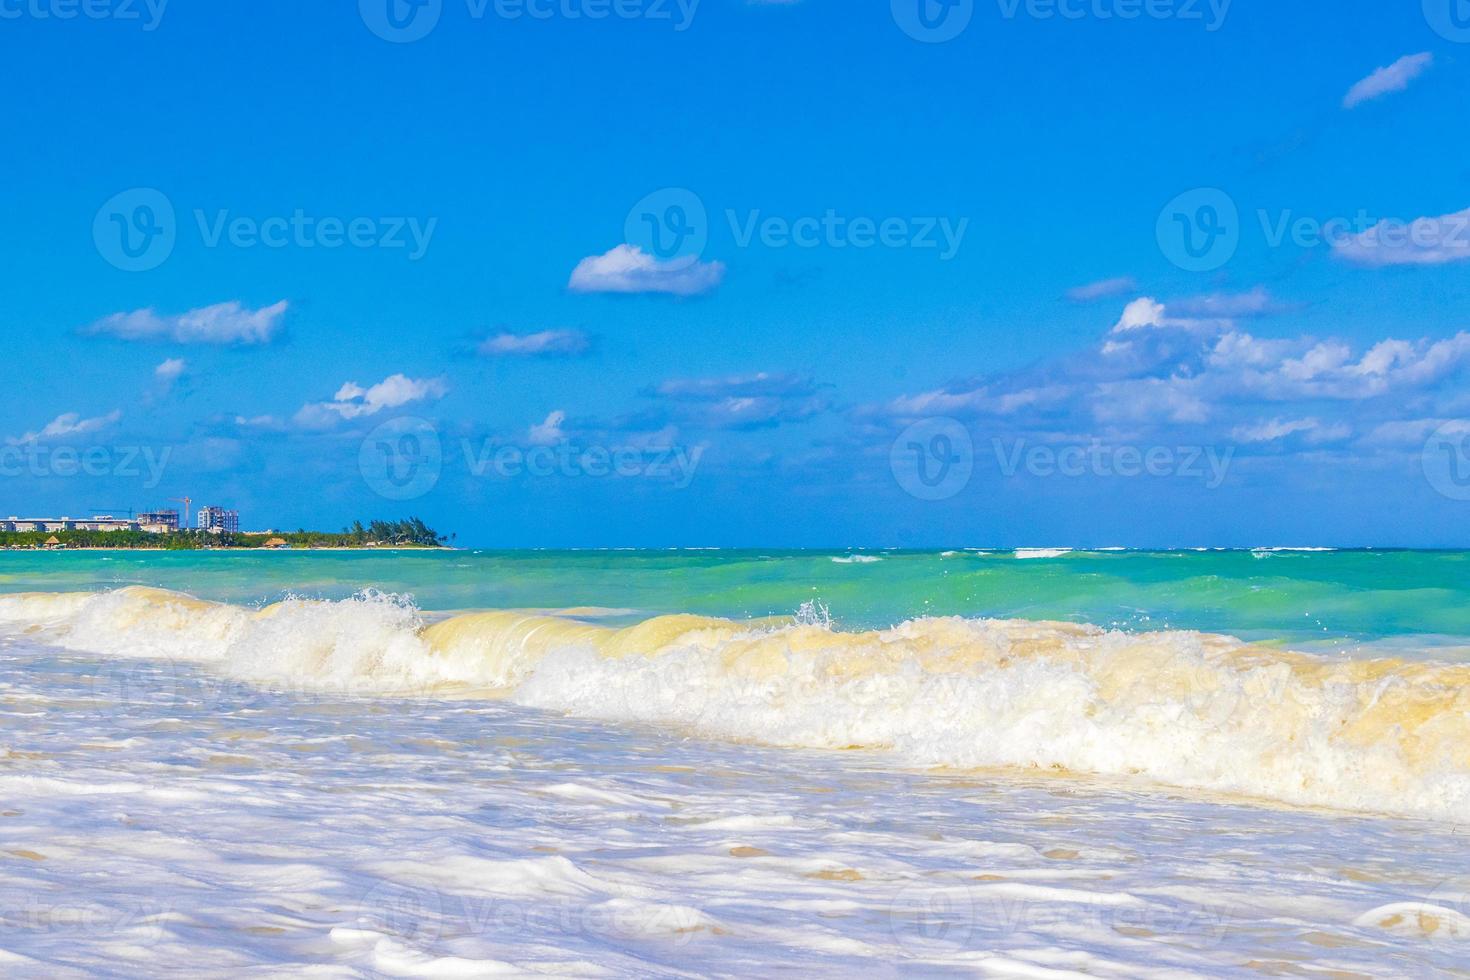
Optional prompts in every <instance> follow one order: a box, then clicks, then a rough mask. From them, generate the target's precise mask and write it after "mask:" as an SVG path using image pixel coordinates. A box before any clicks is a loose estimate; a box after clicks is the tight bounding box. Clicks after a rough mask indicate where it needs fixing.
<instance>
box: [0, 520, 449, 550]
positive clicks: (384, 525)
mask: <svg viewBox="0 0 1470 980" xmlns="http://www.w3.org/2000/svg"><path fill="white" fill-rule="evenodd" d="M53 538H54V539H55V540H56V542H57V545H53V547H55V546H60V547H64V548H136V549H148V550H153V551H200V550H203V549H206V548H265V547H270V546H274V547H286V548H371V547H388V548H443V547H446V546H448V544H449V542H450V540H451V538H452V536H447V535H443V534H440V533H439V532H438V531H435V530H434V529H433V528H431V527H429V526H428V525H427V524H425V523H424V522H423V521H421V520H419V519H418V518H417V517H410V518H408V519H406V520H402V521H370V522H369V523H368V524H366V525H364V524H363V523H362V522H361V521H355V522H353V524H352V526H351V527H345V528H343V529H342V531H341V533H333V532H330V531H307V530H305V529H302V530H299V531H273V532H270V533H268V534H214V533H211V532H208V531H196V530H193V529H186V530H180V531H174V532H170V533H168V534H149V533H147V532H146V531H83V530H76V531H0V547H4V548H45V547H47V546H48V542H50V541H51V540H52V539H53Z"/></svg>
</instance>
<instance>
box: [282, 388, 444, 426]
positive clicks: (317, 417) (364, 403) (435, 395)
mask: <svg viewBox="0 0 1470 980" xmlns="http://www.w3.org/2000/svg"><path fill="white" fill-rule="evenodd" d="M448 393H449V386H448V384H446V383H445V382H444V380H443V379H441V378H425V379H419V378H410V377H409V376H407V375H405V374H394V375H390V376H389V377H387V378H384V379H383V380H382V381H379V382H378V383H377V384H375V385H373V386H371V387H368V388H364V387H363V386H362V385H360V384H358V383H357V382H355V381H349V382H347V383H346V384H344V385H343V386H342V387H341V388H340V389H338V391H337V394H336V395H334V396H333V397H332V400H331V401H329V402H313V403H311V404H308V405H303V406H302V407H301V410H300V411H298V412H297V413H296V419H295V421H296V424H297V425H299V426H302V427H304V428H309V429H324V428H328V427H330V426H332V425H335V424H336V423H338V422H341V421H342V420H344V419H349V420H350V419H357V418H367V417H370V416H373V415H377V414H378V413H379V412H383V411H386V410H388V409H392V408H401V407H403V406H404V405H410V404H413V403H414V402H421V401H427V400H430V399H439V398H443V397H444V396H445V395H447V394H448Z"/></svg>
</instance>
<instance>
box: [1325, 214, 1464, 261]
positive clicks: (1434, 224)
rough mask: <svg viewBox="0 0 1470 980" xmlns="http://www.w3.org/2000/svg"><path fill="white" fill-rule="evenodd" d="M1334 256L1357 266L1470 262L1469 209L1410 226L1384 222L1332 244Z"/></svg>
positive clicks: (1413, 223) (1412, 223) (1397, 222)
mask: <svg viewBox="0 0 1470 980" xmlns="http://www.w3.org/2000/svg"><path fill="white" fill-rule="evenodd" d="M1333 253H1334V254H1335V255H1337V256H1338V257H1339V258H1342V259H1345V260H1347V261H1348V262H1352V263H1353V264H1355V265H1365V266H1375V267H1380V268H1381V267H1383V266H1390V265H1446V264H1448V263H1450V262H1464V261H1466V260H1467V259H1470V208H1466V209H1465V210H1464V211H1457V212H1456V213H1454V214H1446V215H1443V216H1441V217H1438V218H1416V219H1415V220H1413V221H1411V222H1403V221H1395V220H1385V221H1380V222H1378V224H1376V225H1374V226H1373V227H1372V228H1369V229H1368V230H1367V231H1365V232H1363V233H1362V234H1360V235H1354V236H1352V237H1350V238H1345V239H1342V240H1340V241H1337V242H1334V243H1333Z"/></svg>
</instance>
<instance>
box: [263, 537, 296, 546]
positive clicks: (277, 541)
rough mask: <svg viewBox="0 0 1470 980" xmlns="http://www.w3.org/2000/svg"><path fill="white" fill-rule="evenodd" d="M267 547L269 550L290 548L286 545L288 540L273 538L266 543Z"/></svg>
mask: <svg viewBox="0 0 1470 980" xmlns="http://www.w3.org/2000/svg"><path fill="white" fill-rule="evenodd" d="M265 546H266V547H267V548H287V547H290V546H289V545H288V544H287V543H286V539H285V538H271V539H270V540H269V541H267V542H266V543H265Z"/></svg>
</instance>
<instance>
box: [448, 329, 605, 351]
mask: <svg viewBox="0 0 1470 980" xmlns="http://www.w3.org/2000/svg"><path fill="white" fill-rule="evenodd" d="M590 346H591V340H590V338H588V336H587V335H586V334H585V333H583V332H582V331H580V330H543V331H542V332H540V333H531V334H513V333H502V334H497V335H496V336H494V337H489V338H487V339H486V340H484V341H483V342H481V344H480V346H479V347H478V348H476V350H477V351H478V352H479V353H480V354H481V355H482V356H484V357H574V356H576V355H577V354H584V353H586V352H587V349H588V348H589V347H590Z"/></svg>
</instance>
